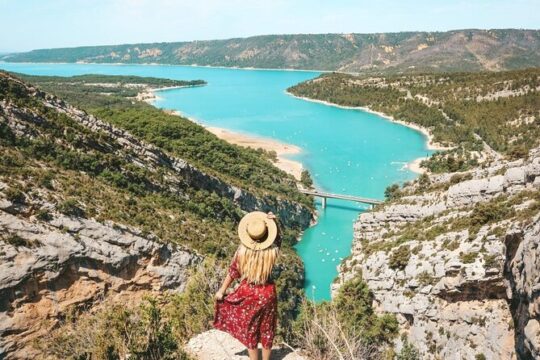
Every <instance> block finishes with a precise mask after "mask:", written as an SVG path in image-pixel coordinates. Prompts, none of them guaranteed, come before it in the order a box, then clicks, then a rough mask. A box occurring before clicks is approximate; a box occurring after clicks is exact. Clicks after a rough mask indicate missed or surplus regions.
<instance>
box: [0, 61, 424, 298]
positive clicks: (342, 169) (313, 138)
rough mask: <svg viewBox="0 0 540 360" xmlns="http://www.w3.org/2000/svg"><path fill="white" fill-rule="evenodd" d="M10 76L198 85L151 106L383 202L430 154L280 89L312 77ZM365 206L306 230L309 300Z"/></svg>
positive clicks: (380, 122) (188, 70) (406, 133)
mask: <svg viewBox="0 0 540 360" xmlns="http://www.w3.org/2000/svg"><path fill="white" fill-rule="evenodd" d="M0 68H3V69H5V70H8V71H15V72H21V73H26V74H33V75H61V76H70V75H80V74H90V73H91V74H115V75H139V76H154V77H163V78H170V79H184V80H195V79H203V80H206V81H207V82H208V85H207V86H204V87H197V88H187V89H174V90H167V91H162V92H160V93H159V97H160V99H158V100H157V101H156V103H155V105H156V106H159V107H162V108H167V109H174V110H178V111H180V112H182V113H183V114H185V115H187V116H189V117H191V118H194V119H196V120H197V121H199V122H201V123H203V124H206V125H210V126H217V127H222V128H227V129H231V130H234V131H237V132H242V133H246V134H250V135H258V136H263V137H270V138H273V139H277V140H280V141H282V142H286V143H290V144H294V145H297V146H299V147H301V148H302V149H303V152H302V153H301V154H299V155H296V156H294V157H293V158H295V159H297V160H299V161H301V162H302V164H303V165H304V167H305V168H307V169H308V170H309V171H310V172H311V174H312V176H313V179H314V182H315V185H316V187H317V188H319V189H321V190H324V191H328V192H334V193H340V194H350V195H357V196H364V197H372V198H378V199H382V198H383V194H384V189H385V188H386V187H387V186H388V185H390V184H392V183H395V182H403V181H406V180H410V179H413V178H415V177H416V174H414V173H412V172H410V171H408V170H406V169H404V165H405V164H406V163H407V162H410V161H412V160H414V159H416V158H418V157H421V156H426V155H429V154H430V153H431V151H429V150H428V149H427V148H426V138H425V136H424V135H422V134H421V133H419V132H417V131H415V130H412V129H410V128H408V127H405V126H401V125H398V124H395V123H392V122H390V121H388V120H386V119H384V118H382V117H380V116H378V115H374V114H371V113H367V112H365V111H361V110H349V109H341V108H337V107H332V106H326V105H323V104H319V103H313V102H309V101H304V100H300V99H296V98H294V97H292V96H289V95H287V94H286V93H285V89H287V88H288V87H289V86H291V85H294V84H296V83H298V82H301V81H304V80H307V79H311V78H314V77H316V76H318V75H319V74H318V73H317V72H300V71H279V70H276V71H274V70H241V69H223V68H208V67H189V66H161V65H159V66H157V65H156V66H150V65H90V64H8V63H0ZM364 209H365V207H364V206H363V205H358V204H355V203H350V202H346V201H340V200H332V199H329V200H328V204H327V208H326V209H325V210H322V209H321V208H320V204H318V211H319V218H318V223H317V225H316V226H313V227H311V228H309V229H307V230H306V231H305V233H304V235H303V237H302V240H301V241H300V242H299V243H298V245H297V250H298V253H299V254H300V256H301V257H302V258H303V260H304V263H305V269H306V293H307V295H308V296H309V297H310V298H314V299H315V300H317V301H319V300H326V299H329V298H330V284H331V283H332V281H333V279H334V278H335V277H336V275H337V269H336V267H337V265H338V264H339V261H340V259H342V258H345V257H347V256H348V255H349V254H350V248H351V242H352V236H353V228H352V226H353V221H354V220H355V219H356V217H357V216H358V214H359V212H361V211H363V210H364Z"/></svg>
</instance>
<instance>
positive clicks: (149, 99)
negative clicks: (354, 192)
mask: <svg viewBox="0 0 540 360" xmlns="http://www.w3.org/2000/svg"><path fill="white" fill-rule="evenodd" d="M199 86H206V84H201V85H178V86H166V87H162V88H150V87H149V88H147V89H145V90H144V91H142V92H139V93H138V94H137V96H135V99H136V100H137V101H144V102H146V103H148V104H150V105H154V104H153V102H154V101H156V100H159V99H161V98H160V97H159V96H158V95H157V93H158V92H160V91H167V90H174V89H184V88H194V87H199Z"/></svg>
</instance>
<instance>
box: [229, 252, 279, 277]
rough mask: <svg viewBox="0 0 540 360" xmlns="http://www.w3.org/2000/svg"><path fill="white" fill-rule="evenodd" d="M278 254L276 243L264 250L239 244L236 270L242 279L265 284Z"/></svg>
mask: <svg viewBox="0 0 540 360" xmlns="http://www.w3.org/2000/svg"><path fill="white" fill-rule="evenodd" d="M278 255H279V246H277V245H276V244H274V245H272V246H270V247H269V248H266V249H264V250H252V249H250V248H247V247H245V246H244V245H242V244H240V246H239V247H238V250H237V251H236V256H237V261H238V270H239V271H240V274H241V276H242V279H246V280H247V281H248V282H249V283H252V284H265V283H266V282H267V281H268V278H269V277H270V274H271V273H272V268H273V267H274V264H275V263H276V259H277V257H278Z"/></svg>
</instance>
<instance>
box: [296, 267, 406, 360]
mask: <svg viewBox="0 0 540 360" xmlns="http://www.w3.org/2000/svg"><path fill="white" fill-rule="evenodd" d="M372 303H373V294H372V293H371V291H370V290H369V289H368V287H367V284H366V283H365V282H363V281H362V279H361V278H359V277H358V278H355V279H353V280H351V281H349V282H347V283H345V284H343V286H342V287H341V288H340V290H339V292H338V295H337V296H336V298H335V300H334V301H333V302H331V303H329V302H323V303H320V304H315V303H313V302H310V301H304V303H303V304H302V311H301V313H300V316H299V318H298V320H297V322H296V323H295V327H294V332H295V333H296V334H297V337H298V338H297V345H298V346H299V347H301V348H302V349H305V350H306V351H307V352H308V353H309V355H310V356H311V357H312V358H314V359H324V360H326V359H328V360H330V359H340V358H341V359H347V360H349V359H351V360H352V359H365V358H377V357H378V356H380V355H382V354H383V353H384V352H385V350H387V349H388V347H389V346H390V344H391V342H392V340H393V339H394V338H395V336H396V335H397V332H398V322H397V319H396V318H395V316H394V315H390V314H384V315H381V316H379V315H377V314H376V313H375V311H374V309H373V307H372Z"/></svg>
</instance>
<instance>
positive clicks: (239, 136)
mask: <svg viewBox="0 0 540 360" xmlns="http://www.w3.org/2000/svg"><path fill="white" fill-rule="evenodd" d="M163 111H165V112H167V113H169V114H171V115H176V116H181V117H183V118H186V119H188V120H189V121H191V122H193V123H195V124H197V125H200V126H202V127H203V128H205V129H206V130H208V131H209V132H211V133H212V134H214V135H215V136H217V137H218V138H220V139H221V140H224V141H226V142H228V143H229V144H234V145H238V146H242V147H247V148H251V149H255V150H257V149H263V150H265V151H275V153H276V158H277V161H271V162H272V164H274V166H276V167H277V168H278V169H280V170H282V171H284V172H286V173H287V174H289V175H292V176H293V177H294V178H295V179H296V180H297V181H300V179H301V176H302V171H303V170H304V167H303V165H302V163H301V162H300V161H297V160H292V159H289V158H287V155H296V154H300V153H301V152H302V148H300V147H298V146H296V145H291V144H287V143H283V142H281V141H278V140H274V139H270V138H265V137H261V136H256V135H248V134H243V133H240V132H236V131H233V130H229V129H225V128H220V127H217V126H207V125H204V124H202V123H201V122H200V121H197V120H196V119H194V118H191V117H189V116H186V115H185V114H183V113H182V112H181V111H179V110H165V109H163Z"/></svg>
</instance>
